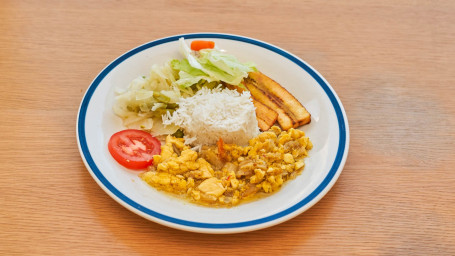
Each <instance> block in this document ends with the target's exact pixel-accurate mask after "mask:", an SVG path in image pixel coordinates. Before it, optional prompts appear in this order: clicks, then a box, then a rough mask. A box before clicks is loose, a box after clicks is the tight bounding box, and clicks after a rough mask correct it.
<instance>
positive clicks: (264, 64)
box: [77, 33, 349, 233]
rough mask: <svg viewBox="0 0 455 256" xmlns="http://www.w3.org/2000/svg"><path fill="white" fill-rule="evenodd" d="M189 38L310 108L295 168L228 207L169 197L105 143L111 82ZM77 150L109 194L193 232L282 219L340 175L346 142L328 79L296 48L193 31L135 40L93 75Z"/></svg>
mask: <svg viewBox="0 0 455 256" xmlns="http://www.w3.org/2000/svg"><path fill="white" fill-rule="evenodd" d="M182 36H183V37H184V38H185V39H187V41H188V43H189V42H190V41H191V40H193V39H195V38H197V39H208V40H213V41H215V42H216V44H217V45H218V46H219V47H220V48H222V49H225V50H227V51H228V53H230V54H233V55H235V56H237V57H238V58H239V59H240V60H241V61H243V62H246V61H252V62H254V63H256V65H257V67H258V69H259V70H260V71H262V72H263V73H264V74H266V75H268V76H269V77H271V78H273V79H274V80H276V81H277V82H279V83H280V84H281V85H282V86H284V87H285V88H286V89H288V90H289V91H290V92H291V93H292V94H293V95H294V96H295V97H296V98H297V99H298V100H299V101H300V102H301V103H302V104H303V105H304V106H305V107H306V108H307V109H308V111H309V112H310V113H311V115H312V120H311V124H309V125H306V126H303V127H302V128H301V129H302V130H303V131H305V133H306V134H307V136H309V137H310V139H311V141H312V142H313V144H314V148H313V149H312V150H311V151H310V153H309V157H307V158H306V161H305V163H306V167H305V169H304V171H303V172H302V174H301V175H299V176H298V177H297V178H296V179H294V180H292V181H290V182H288V183H287V184H285V186H284V187H283V188H282V189H281V190H280V191H279V192H277V193H274V194H273V195H271V196H269V197H266V198H264V199H260V200H256V201H253V202H251V203H246V204H241V205H239V206H236V207H232V208H228V209H225V208H208V207H203V206H198V205H194V204H191V203H188V202H185V201H183V200H180V199H176V198H174V197H171V196H169V195H166V194H164V193H161V192H158V191H156V190H155V189H154V188H152V187H149V186H148V185H146V184H144V182H143V181H141V180H140V179H139V178H138V176H137V174H138V173H137V172H133V171H129V170H126V169H125V168H123V167H121V166H120V165H118V164H117V163H116V161H115V160H113V158H112V157H111V156H110V154H109V152H108V150H107V142H108V140H109V138H110V136H111V135H112V134H113V133H115V132H117V131H120V130H122V129H125V128H124V127H122V125H121V120H120V119H119V118H118V117H116V116H115V115H114V114H113V112H112V105H113V103H114V90H115V88H125V87H126V86H127V85H128V84H129V83H130V82H131V81H132V80H133V79H134V78H136V77H138V76H141V75H148V74H149V70H150V67H151V66H152V64H158V65H162V64H163V63H164V62H165V61H167V60H169V59H172V58H182V56H181V55H180V52H179V44H178V39H179V38H180V37H182ZM77 139H78V144H79V150H80V153H81V156H82V159H83V160H84V163H85V165H86V166H87V169H88V170H89V172H90V174H91V175H92V177H93V178H94V179H95V181H96V182H97V183H98V184H99V185H100V186H101V188H103V189H104V191H106V193H108V194H109V195H110V196H111V197H112V198H113V199H115V200H116V201H117V202H119V203H120V204H121V205H123V206H124V207H126V208H128V209H129V210H131V211H132V212H134V213H136V214H138V215H140V216H142V217H144V218H146V219H149V220H152V221H154V222H157V223H160V224H163V225H166V226H169V227H173V228H177V229H182V230H187V231H193V232H202V233H238V232H246V231H252V230H257V229H262V228H266V227H270V226H272V225H276V224H278V223H281V222H283V221H286V220H289V219H291V218H293V217H295V216H297V215H298V214H300V213H302V212H304V211H305V210H307V209H309V208H310V207H311V206H313V205H314V204H315V203H316V202H318V201H319V200H320V199H321V198H322V197H323V196H324V195H325V194H326V193H327V192H328V191H329V190H330V188H331V187H332V186H333V184H334V183H335V181H336V180H337V178H338V176H339V175H340V173H341V171H342V169H343V166H344V163H345V161H346V157H347V154H348V148H349V128H348V121H347V118H346V113H345V111H344V108H343V106H342V104H341V102H340V100H339V98H338V96H337V95H336V93H335V91H334V90H333V89H332V87H331V86H330V85H329V83H328V82H327V81H326V80H325V79H324V78H323V77H322V76H321V75H320V74H319V73H318V72H317V71H316V70H314V69H313V68H312V67H311V66H310V65H308V64H307V63H305V62H304V61H302V60H301V59H300V58H298V57H297V56H295V55H293V54H291V53H289V52H287V51H285V50H283V49H280V48H278V47H276V46H273V45H271V44H268V43H265V42H262V41H259V40H255V39H252V38H247V37H243V36H237V35H226V34H214V33H203V34H201V33H198V34H186V35H177V36H171V37H167V38H162V39H159V40H156V41H153V42H150V43H146V44H144V45H141V46H139V47H137V48H135V49H132V50H131V51H129V52H127V53H125V54H123V55H122V56H120V57H119V58H117V59H116V60H114V61H113V62H112V63H111V64H109V65H108V66H107V67H106V68H105V69H104V70H103V71H101V72H100V73H99V75H98V76H97V77H96V78H95V80H94V81H93V82H92V84H91V85H90V87H89V88H88V90H87V92H86V93H85V96H84V98H83V100H82V102H81V105H80V109H79V113H78V120H77Z"/></svg>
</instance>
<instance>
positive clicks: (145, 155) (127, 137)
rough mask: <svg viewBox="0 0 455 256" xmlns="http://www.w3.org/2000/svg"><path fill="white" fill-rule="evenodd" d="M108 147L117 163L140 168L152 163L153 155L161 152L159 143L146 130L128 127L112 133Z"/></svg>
mask: <svg viewBox="0 0 455 256" xmlns="http://www.w3.org/2000/svg"><path fill="white" fill-rule="evenodd" d="M108 149H109V152H110V153H111V155H112V157H113V158H114V159H115V160H116V161H117V162H118V163H119V164H121V165H123V166H125V167H126V168H129V169H134V170H141V169H145V168H147V167H148V166H149V165H151V164H152V163H153V156H154V155H157V154H159V153H160V152H161V143H160V141H159V140H158V139H156V138H155V137H153V136H152V135H151V134H150V133H148V132H145V131H141V130H133V129H129V130H123V131H120V132H117V133H115V134H114V135H112V136H111V138H110V140H109V143H108Z"/></svg>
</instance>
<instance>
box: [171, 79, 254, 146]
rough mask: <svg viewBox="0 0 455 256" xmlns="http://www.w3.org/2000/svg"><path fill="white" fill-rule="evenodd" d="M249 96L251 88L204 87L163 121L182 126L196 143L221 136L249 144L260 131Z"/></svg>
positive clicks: (180, 102)
mask: <svg viewBox="0 0 455 256" xmlns="http://www.w3.org/2000/svg"><path fill="white" fill-rule="evenodd" d="M250 96H251V95H250V93H249V92H248V91H244V92H242V93H239V92H237V91H235V90H229V89H227V88H225V89H222V88H221V87H217V88H214V89H212V90H210V89H208V88H202V89H201V90H199V91H198V92H197V93H196V94H195V95H194V96H193V97H188V98H183V99H181V100H180V101H179V103H178V104H179V107H178V109H177V110H175V111H174V112H173V113H172V114H170V113H169V114H167V115H164V116H163V123H164V124H165V125H168V124H171V125H176V126H178V127H181V128H183V130H184V131H185V136H186V138H194V140H192V144H193V145H195V146H202V145H214V144H216V142H217V141H218V140H219V138H222V139H223V140H224V141H225V142H226V143H237V144H240V145H246V144H248V140H250V139H251V138H253V137H255V136H256V135H258V134H259V129H258V121H257V119H256V112H255V108H254V105H253V102H251V99H250Z"/></svg>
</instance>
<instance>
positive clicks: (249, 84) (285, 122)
mask: <svg viewBox="0 0 455 256" xmlns="http://www.w3.org/2000/svg"><path fill="white" fill-rule="evenodd" d="M243 85H245V87H246V88H247V89H248V90H249V91H250V93H251V96H252V97H253V98H254V99H255V100H256V101H259V102H260V103H262V104H264V105H266V106H267V107H269V108H271V109H273V110H274V111H275V112H276V113H277V114H278V117H277V121H278V124H280V126H281V129H283V130H285V131H287V130H289V129H290V128H292V127H293V126H294V123H293V120H292V119H291V117H289V116H288V115H287V114H286V112H285V111H284V109H283V108H281V107H280V106H279V105H277V103H276V102H275V101H274V100H273V99H272V98H271V97H270V95H269V94H268V93H267V92H264V91H262V90H260V89H259V88H258V86H257V85H256V81H255V80H253V79H250V78H246V79H244V80H243Z"/></svg>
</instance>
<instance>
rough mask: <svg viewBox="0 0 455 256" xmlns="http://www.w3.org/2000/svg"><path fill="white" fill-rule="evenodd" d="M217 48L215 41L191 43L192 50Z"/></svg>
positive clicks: (195, 41)
mask: <svg viewBox="0 0 455 256" xmlns="http://www.w3.org/2000/svg"><path fill="white" fill-rule="evenodd" d="M214 47H215V42H213V41H204V40H194V41H192V42H191V50H193V51H199V50H202V49H213V48H214Z"/></svg>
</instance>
